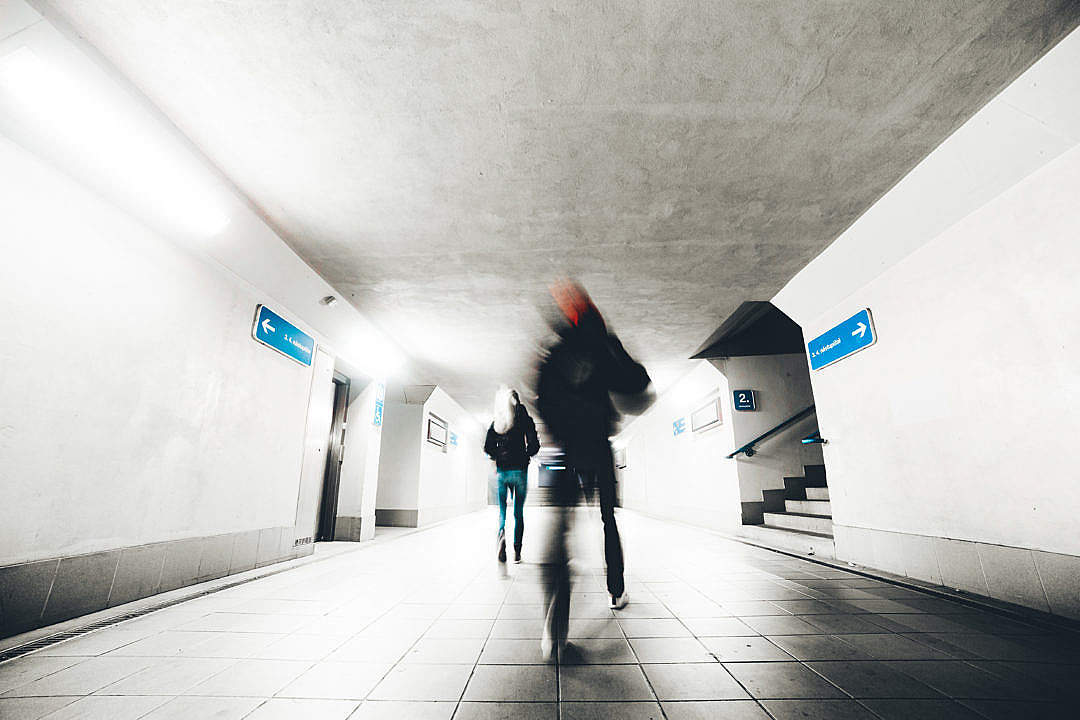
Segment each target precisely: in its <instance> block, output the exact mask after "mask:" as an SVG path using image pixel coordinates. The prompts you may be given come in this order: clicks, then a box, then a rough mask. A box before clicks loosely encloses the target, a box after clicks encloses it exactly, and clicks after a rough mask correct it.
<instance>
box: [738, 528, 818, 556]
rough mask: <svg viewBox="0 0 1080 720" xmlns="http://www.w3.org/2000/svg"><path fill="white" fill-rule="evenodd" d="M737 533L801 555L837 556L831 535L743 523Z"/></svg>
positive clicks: (754, 540) (757, 541) (753, 540)
mask: <svg viewBox="0 0 1080 720" xmlns="http://www.w3.org/2000/svg"><path fill="white" fill-rule="evenodd" d="M737 535H739V537H744V538H746V539H747V540H750V541H751V542H755V543H759V544H761V545H765V546H767V547H773V548H777V549H779V550H788V551H791V552H797V553H799V554H801V555H813V556H814V557H819V558H824V559H826V560H832V559H834V558H835V557H836V547H835V545H834V543H833V538H832V536H831V535H825V534H821V533H810V532H799V531H797V530H789V529H787V528H778V527H772V526H769V525H743V526H742V527H741V528H740V529H739V531H738V532H737Z"/></svg>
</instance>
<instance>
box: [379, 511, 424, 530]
mask: <svg viewBox="0 0 1080 720" xmlns="http://www.w3.org/2000/svg"><path fill="white" fill-rule="evenodd" d="M418 516H419V513H418V512H417V511H416V510H399V509H396V508H389V509H381V510H380V509H379V508H376V509H375V524H376V525H384V526H388V527H411V528H414V527H418V524H417V520H418Z"/></svg>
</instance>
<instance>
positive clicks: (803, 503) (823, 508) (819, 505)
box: [784, 488, 832, 517]
mask: <svg viewBox="0 0 1080 720" xmlns="http://www.w3.org/2000/svg"><path fill="white" fill-rule="evenodd" d="M807 489H808V490H809V488H807ZM784 509H785V510H786V511H787V512H789V513H801V514H803V515H824V516H825V517H832V505H831V504H829V501H828V500H785V501H784Z"/></svg>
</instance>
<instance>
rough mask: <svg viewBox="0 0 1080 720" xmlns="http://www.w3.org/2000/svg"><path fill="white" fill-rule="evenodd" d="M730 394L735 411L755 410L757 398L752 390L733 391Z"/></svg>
mask: <svg viewBox="0 0 1080 720" xmlns="http://www.w3.org/2000/svg"><path fill="white" fill-rule="evenodd" d="M732 394H733V395H734V398H735V409H736V410H743V411H745V410H757V396H756V395H755V393H754V391H753V390H735V391H733V393H732Z"/></svg>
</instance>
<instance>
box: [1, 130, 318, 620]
mask: <svg viewBox="0 0 1080 720" xmlns="http://www.w3.org/2000/svg"><path fill="white" fill-rule="evenodd" d="M0 238H3V243H4V258H5V261H4V262H3V263H0V307H3V308H4V312H3V313H2V314H0V328H2V332H3V335H4V337H6V338H9V339H10V341H11V342H10V343H9V344H7V345H6V349H5V350H3V351H0V398H3V401H2V402H0V428H2V430H0V457H2V458H3V460H2V463H0V475H2V483H0V484H2V487H3V495H4V501H3V503H0V566H8V565H12V564H21V565H19V567H18V569H17V572H18V573H21V574H20V575H19V578H18V579H15V580H11V581H10V583H6V582H5V581H4V578H0V585H4V597H3V598H2V600H3V603H4V610H5V615H4V622H3V625H4V626H5V630H7V629H8V628H25V627H27V626H32V625H33V624H36V623H38V622H39V621H40V622H47V621H54V620H57V619H66V617H70V616H72V615H73V614H79V613H80V612H88V611H91V610H95V609H100V608H101V607H104V606H105V605H106V604H110V605H115V604H119V603H120V602H125V601H127V600H131V599H134V598H136V597H141V596H144V595H147V594H151V593H152V592H154V591H158V590H167V589H172V588H173V587H178V586H180V585H185V584H188V583H190V582H194V581H196V580H197V579H205V578H208V577H216V576H220V575H224V574H226V573H228V572H236V571H239V570H243V569H248V568H250V567H254V566H255V565H256V564H265V563H267V562H272V561H274V560H279V559H282V558H287V557H291V556H293V555H294V554H295V552H302V551H304V549H303V548H300V549H297V550H296V551H294V548H293V523H294V519H295V515H296V510H297V489H298V480H299V476H300V470H301V462H302V457H303V450H304V433H305V416H306V410H307V404H308V397H309V390H310V387H311V381H312V369H311V368H309V367H305V366H303V365H301V364H299V363H297V362H294V361H293V360H291V359H289V358H286V357H284V356H283V355H280V354H278V353H276V352H274V351H272V350H270V349H269V348H266V347H263V346H261V345H259V344H257V343H255V342H254V341H253V340H252V338H251V325H252V321H253V317H254V311H255V307H256V304H257V303H259V302H261V301H264V300H265V297H263V296H261V295H260V294H259V293H257V292H256V291H255V290H253V289H252V288H250V287H249V286H246V285H245V284H243V283H241V282H239V281H237V280H236V279H235V277H234V276H232V275H230V274H229V273H228V272H226V271H224V270H223V269H222V268H221V267H219V266H217V265H216V264H214V263H213V262H212V261H208V260H206V259H203V258H200V257H197V256H195V255H193V254H191V253H189V252H186V251H185V250H183V249H181V248H180V247H178V246H176V245H174V244H173V243H171V242H170V241H168V240H166V239H164V238H162V237H161V236H159V235H157V234H155V233H154V232H152V231H150V230H148V229H147V228H146V227H145V226H143V225H141V224H139V223H138V222H136V221H134V220H132V219H131V218H130V217H129V216H127V215H126V214H124V213H122V212H120V211H119V210H117V209H115V208H114V207H113V206H111V205H109V204H108V203H105V202H103V201H102V200H100V199H99V198H98V197H96V196H95V195H93V194H91V193H90V192H88V191H86V190H85V189H84V188H82V187H81V186H79V185H77V184H76V183H74V182H72V181H71V180H69V179H68V178H67V177H65V176H64V175H62V174H60V173H59V172H57V171H55V170H54V169H52V168H50V167H48V166H46V165H44V164H43V163H42V162H40V161H39V160H37V159H36V158H35V157H34V156H32V155H30V154H29V153H27V152H25V151H24V150H22V149H21V148H19V147H18V146H16V145H14V144H13V143H11V142H9V141H8V140H6V139H5V138H2V137H0ZM103 258H107V259H108V261H107V262H103V261H102V259H103ZM281 310H282V311H283V312H284V311H285V309H284V308H281ZM61 559H63V561H62V562H61ZM118 563H119V567H118ZM11 572H16V571H15V570H13V571H11ZM3 574H4V576H5V578H6V577H7V575H9V574H10V573H3ZM50 588H51V591H50ZM46 599H48V600H49V605H48V606H47V607H45V608H44V613H43V614H42V607H41V606H40V605H39V606H38V607H37V610H36V612H37V613H38V617H37V618H34V617H32V616H33V615H34V612H35V611H34V610H33V606H34V605H35V604H37V603H39V602H40V603H41V604H42V605H43V604H44V602H45V600H46Z"/></svg>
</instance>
